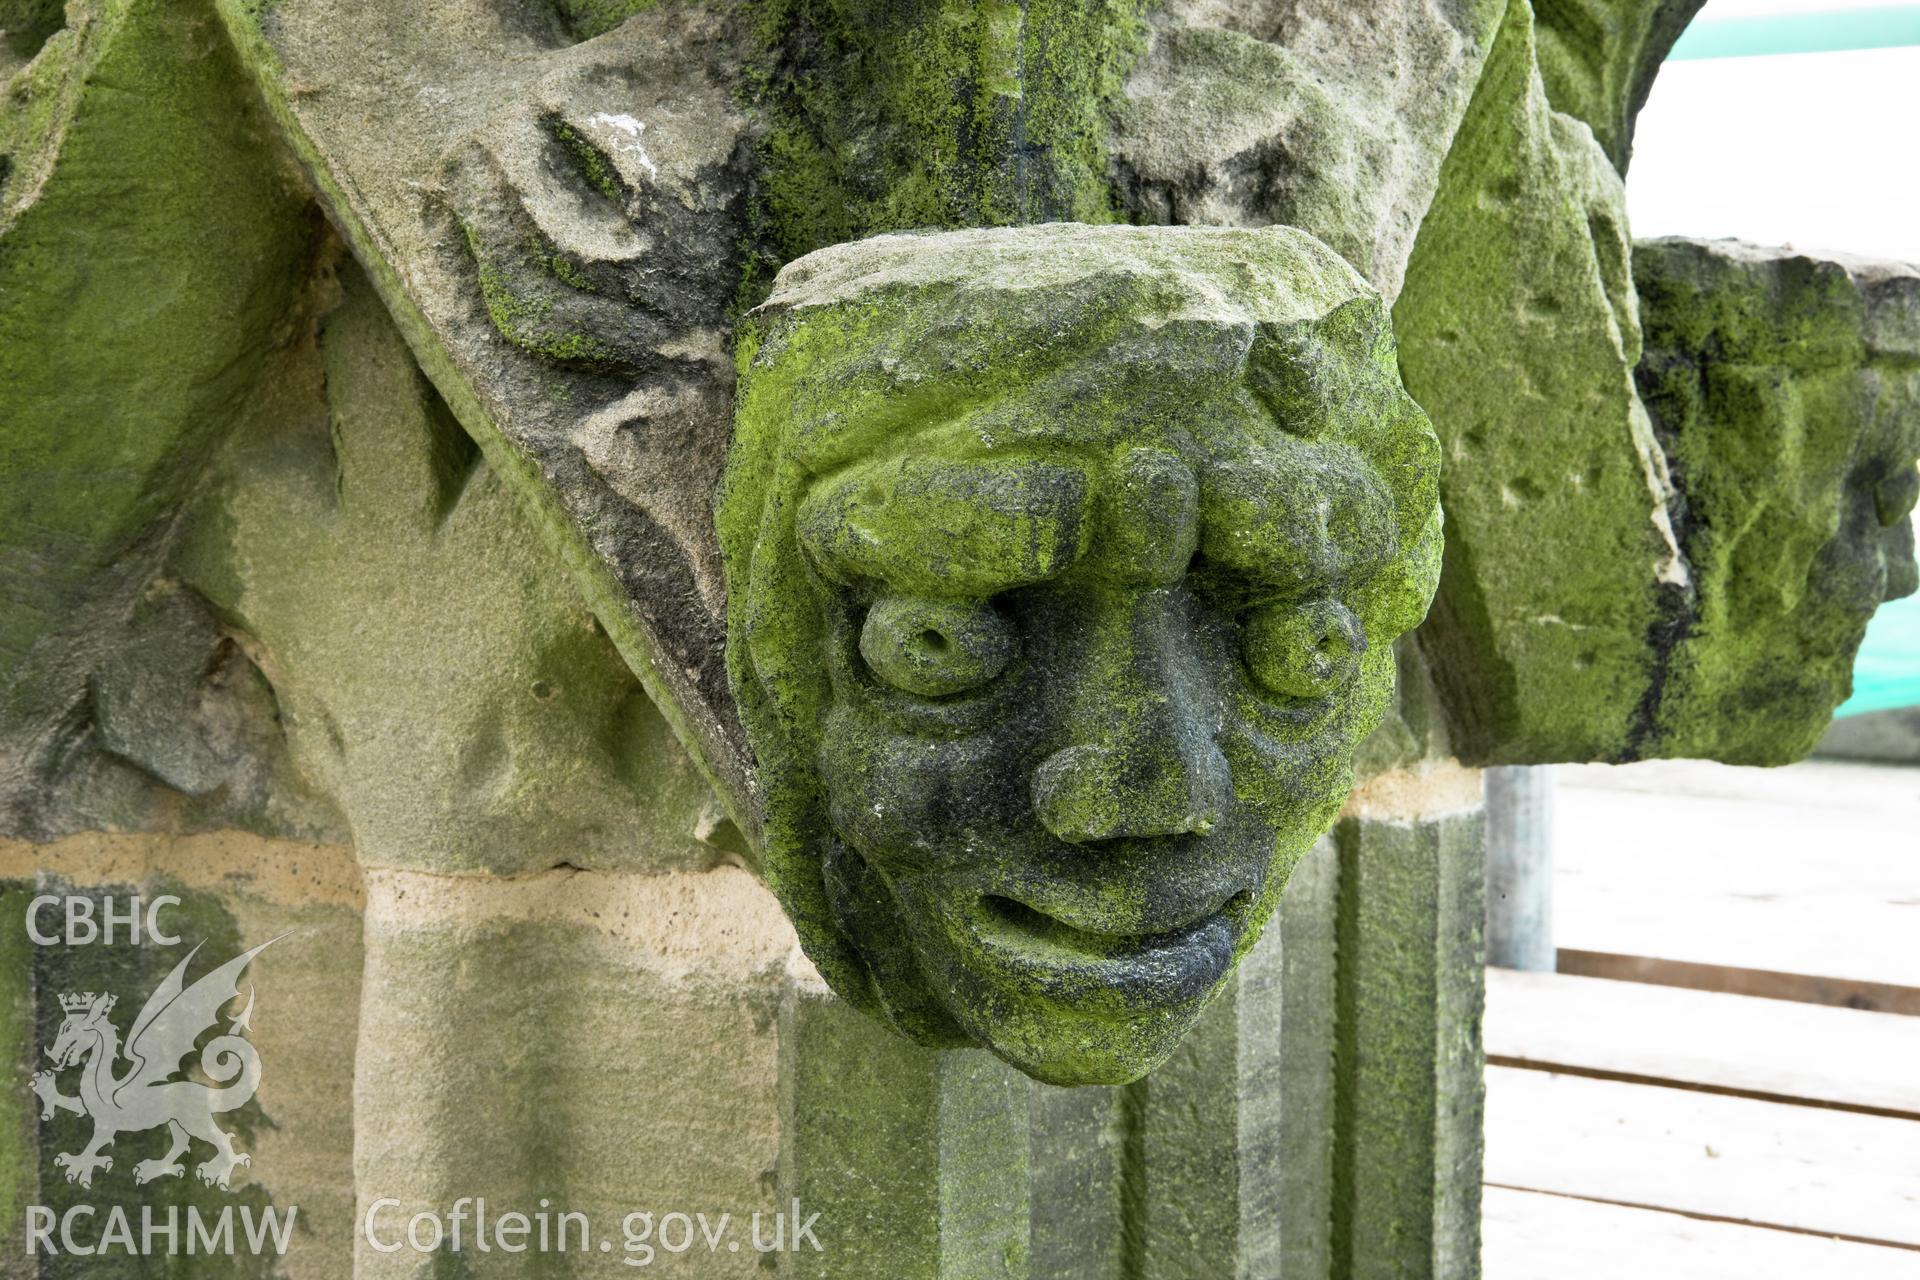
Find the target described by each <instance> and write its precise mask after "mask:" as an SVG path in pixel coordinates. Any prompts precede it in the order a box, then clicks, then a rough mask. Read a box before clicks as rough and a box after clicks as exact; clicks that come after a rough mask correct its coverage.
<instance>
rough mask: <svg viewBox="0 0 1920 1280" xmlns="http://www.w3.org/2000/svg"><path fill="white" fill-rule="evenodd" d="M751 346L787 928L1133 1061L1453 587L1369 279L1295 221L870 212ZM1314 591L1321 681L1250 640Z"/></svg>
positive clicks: (1026, 1039) (940, 1014) (746, 473)
mask: <svg viewBox="0 0 1920 1280" xmlns="http://www.w3.org/2000/svg"><path fill="white" fill-rule="evenodd" d="M741 352H742V355H741V359H742V366H743V380H742V391H741V397H740V401H739V407H738V416H737V421H736V428H735V440H734V444H733V448H732V453H731V457H730V461H729V469H728V476H727V482H726V484H725V486H724V487H723V490H722V496H721V505H720V510H719V515H718V519H719V524H720V534H721V539H722V549H723V552H724V554H725V556H726V564H727V570H728V575H729V584H730V589H729V593H728V600H729V609H730V614H729V629H728V636H729V641H728V665H729V674H730V676H731V678H732V680H733V683H734V688H735V695H736V697H737V698H738V700H739V702H740V705H741V708H742V716H743V719H744V720H745V723H746V725H747V728H748V733H749V737H750V740H751V741H752V742H753V745H754V748H755V753H756V756H757V759H758V762H759V766H760V771H761V772H760V776H761V779H762V783H763V787H764V795H765V807H766V825H765V831H764V839H763V848H762V857H763V861H764V865H765V868H766V871H767V874H768V876H769V879H770V881H771V883H772V885H773V887H774V889H775V891H776V892H777V893H779V894H780V895H781V898H782V901H783V903H784V904H785V905H786V907H787V909H788V911H789V913H790V914H791V915H792V917H793V918H794V920H795V923H796V926H797V927H798V929H799V932H800V935H801V938H802V941H803V943H804V945H806V947H807V948H808V951H809V954H810V955H811V956H812V957H813V959H814V960H815V962H816V963H817V964H818V965H819V966H820V968H821V971H822V972H823V973H824V974H825V975H826V977H827V978H828V980H829V981H830V982H831V983H833V985H834V987H835V989H836V990H837V991H839V992H840V994H842V995H843V996H845V997H846V998H847V999H849V1000H851V1001H853V1002H854V1003H855V1004H857V1005H859V1006H861V1007H863V1008H866V1009H868V1010H870V1011H875V1012H880V1013H883V1014H884V1015H885V1016H886V1017H888V1018H889V1019H890V1020H891V1021H893V1023H894V1024H895V1025H896V1026H897V1027H899V1028H900V1029H901V1030H903V1031H905V1032H907V1033H908V1034H910V1035H913V1036H915V1037H916V1038H919V1039H922V1040H926V1041H929V1042H933V1043H946V1044H964V1043H981V1044H984V1045H986V1046H987V1047H989V1048H991V1049H993V1050H994V1051H995V1052H996V1053H998V1054H1000V1055H1001V1056H1003V1057H1005V1058H1007V1059H1008V1060H1009V1061H1011V1062H1012V1063H1014V1064H1015V1065H1016V1066H1019V1067H1020V1068H1022V1069H1023V1070H1025V1071H1027V1072H1029V1073H1030V1074H1033V1075H1035V1076H1037V1077H1039V1078H1041V1079H1045V1080H1050V1081H1054V1082H1060V1083H1089V1082H1109V1083H1111V1082H1117V1081H1122V1080H1127V1079H1132V1078H1134V1077H1137V1076H1139V1075H1140V1074H1142V1073H1143V1072H1145V1071H1146V1070H1148V1069H1149V1068H1151V1067H1152V1066H1153V1065H1154V1064H1155V1063H1156V1062H1157V1061H1159V1060H1160V1059H1161V1058H1162V1057H1164V1056H1165V1054H1166V1053H1167V1052H1169V1051H1170V1050H1171V1049H1172V1047H1173V1045H1174V1044H1175V1043H1176V1042H1177V1041H1178V1039H1179V1037H1180V1036H1181V1034H1182V1033H1183V1032H1184V1031H1185V1029H1186V1028H1187V1027H1188V1026H1190V1025H1191V1024H1192V1022H1193V1019H1194V1018H1195V1017H1196V1016H1197V1015H1198V1013H1199V1011H1200V1009H1201V1008H1202V1007H1204V1005H1205V1003H1206V1001H1207V999H1208V998H1209V997H1210V996H1211V995H1212V994H1213V993H1214V992H1215V991H1217V990H1218V989H1219V987H1220V984H1221V983H1222V982H1223V981H1224V980H1225V978H1226V975H1227V972H1228V967H1229V966H1230V965H1231V964H1232V963H1233V962H1234V961H1235V959H1237V957H1238V955H1239V954H1241V953H1242V952H1244V950H1245V949H1246V948H1247V947H1249V946H1251V945H1252V942H1253V941H1254V939H1255V938H1256V937H1257V936H1258V933H1259V930H1260V927H1261V925H1262V924H1263V923H1264V922H1265V919H1266V917H1267V915H1268V914H1269V913H1270V912H1271V911H1272V909H1273V905H1274V903H1275V902H1276V901H1277V900H1278V897H1279V894H1280V890H1281V888H1282V887H1283V885H1284V883H1285V880H1286V876H1287V873H1288V871H1289V870H1290V868H1291V866H1292V864H1293V863H1294V861H1295V860H1297V859H1298V858H1299V856H1300V855H1301V854H1302V853H1303V852H1304V851H1305V849H1306V848H1307V846H1308V845H1310V844H1311V843H1312V841H1313V840H1314V839H1315V838H1316V837H1318V836H1319V835H1320V833H1321V832H1322V831H1323V830H1325V828H1326V826H1327V824H1328V823H1330V822H1331V821H1332V819H1333V816H1334V815H1335V813H1336V812H1337V811H1338V810H1339V808H1340V805H1341V803H1342V802H1343V801H1344V799H1345V796H1346V793H1347V790H1348V788H1349V786H1350V785H1351V780H1352V772H1351V768H1352V753H1353V750H1354V748H1355V746H1356V744H1357V743H1358V742H1359V740H1360V739H1361V738H1362V737H1363V736H1364V735H1365V734H1366V733H1367V732H1368V731H1370V730H1371V729H1372V728H1373V727H1374V726H1375V725H1376V724H1378V723H1379V721H1380V719H1381V716H1382V714H1383V713H1384V711H1385V708H1386V705H1387V703H1388V701H1389V699H1390V697H1391V690H1392V683H1393V672H1394V654H1393V644H1392V642H1393V640H1394V639H1395V637H1397V636H1398V635H1400V634H1401V633H1402V632H1403V631H1405V630H1407V629H1409V628H1411V627H1413V626H1414V625H1416V624H1417V623H1418V622H1419V621H1420V618H1421V616H1422V614H1423V613H1424V612H1425V609H1426V605H1427V601H1428V599H1429V597H1430V595H1431V592H1432V589H1433V584H1434V579H1435V577H1436V575H1437V571H1438V567H1439V554H1440V545H1439V544H1440V538H1439V512H1438V508H1437V505H1436V497H1437V492H1436V471H1437V463H1438V456H1437V454H1438V450H1437V445H1436V442H1435V440H1434V438H1433V436H1432V434H1431V430H1430V428H1429V427H1428V425H1427V423H1426V421H1425V418H1424V415H1422V414H1421V413H1420V412H1419V410H1418V408H1417V407H1416V406H1415V405H1414V403H1413V402H1412V400H1411V399H1410V398H1408V396H1407V395H1406V393H1405V392H1404V391H1403V390H1402V389H1401V387H1400V384H1399V379H1398V376H1397V372H1396V367H1395V363H1394V346H1393V337H1392V333H1391V331H1390V329H1389V327H1388V324H1387V318H1386V314H1385V311H1384V309H1383V307H1382V305H1381V303H1380V302H1379V299H1378V297H1377V295H1375V294H1374V293H1373V291H1372V290H1371V289H1370V288H1369V287H1368V286H1367V285H1366V283H1365V282H1364V281H1363V280H1362V279H1361V278H1360V277H1359V276H1358V274H1357V273H1355V272H1354V271H1353V269H1352V268H1351V267H1350V266H1349V265H1348V264H1347V263H1346V262H1345V261H1343V260H1342V259H1341V258H1340V257H1339V256H1338V255H1336V254H1334V253H1333V252H1332V251H1331V250H1330V249H1328V248H1327V247H1326V246H1325V245H1323V244H1321V243H1320V242H1319V241H1317V240H1315V239H1313V237H1311V236H1309V235H1307V234H1305V233H1304V232H1300V231H1297V230H1293V229H1290V228H1268V229H1264V230H1258V231H1253V230H1246V231H1236V230H1220V229H1198V228H1153V229H1150V228H1120V227H1105V228H1102V227H1087V226H1080V225H1074V224H1050V225H1046V226H1040V227H1031V228H1022V229H1005V230H994V231H968V232H951V233H947V234H941V235H921V236H882V237H879V238H876V239H873V240H868V241H864V242H860V243H857V244H852V245H844V246H839V247H836V248H833V249H829V250H824V251H821V252H818V253H815V254H812V255H809V256H808V257H806V258H803V259H801V260H799V261H797V262H795V263H793V264H790V265H789V266H788V268H787V269H786V270H785V271H783V272H782V274H781V276H780V279H779V281H778V282H777V284H776V288H775V291H774V294H773V297H772V299H771V300H770V301H769V302H768V303H766V304H765V305H764V306H762V307H761V308H760V309H759V310H757V311H756V312H755V313H754V314H753V316H752V317H750V320H749V325H748V331H747V333H746V335H745V337H744V338H743V341H742V343H741ZM1296 618H1297V619H1308V620H1310V621H1311V622H1312V624H1313V625H1312V626H1311V627H1309V628H1308V630H1310V631H1311V632H1312V638H1313V640H1314V643H1316V644H1320V645H1324V646H1330V647H1329V648H1328V649H1327V652H1328V654H1329V655H1331V654H1332V648H1331V647H1332V646H1337V647H1338V648H1339V650H1340V652H1339V655H1338V656H1337V659H1336V658H1335V657H1332V656H1330V657H1329V660H1328V662H1327V663H1326V664H1325V669H1324V670H1322V669H1321V668H1320V667H1315V671H1316V672H1317V673H1318V679H1317V682H1316V683H1314V684H1313V686H1312V687H1311V688H1307V689H1304V691H1303V689H1302V687H1301V686H1300V682H1299V680H1298V679H1295V678H1293V677H1291V676H1288V677H1286V678H1282V676H1281V675H1276V674H1272V672H1275V671H1278V670H1279V667H1278V666H1276V665H1275V664H1276V663H1277V662H1278V659H1277V657H1273V656H1272V655H1268V654H1267V652H1266V649H1265V648H1263V647H1262V646H1263V645H1264V644H1266V643H1267V640H1263V639H1262V637H1267V638H1268V639H1271V637H1272V636H1276V635H1279V634H1281V633H1282V632H1286V634H1288V635H1291V634H1292V631H1289V630H1288V629H1287V628H1288V627H1289V626H1290V625H1291V623H1290V621H1289V620H1292V619H1296ZM1294 629H1295V630H1298V629H1299V628H1294ZM1303 634H1304V633H1303ZM1285 665H1286V664H1280V666H1285ZM1289 670H1290V668H1289Z"/></svg>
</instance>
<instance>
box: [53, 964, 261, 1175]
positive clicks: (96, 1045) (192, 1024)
mask: <svg viewBox="0 0 1920 1280" xmlns="http://www.w3.org/2000/svg"><path fill="white" fill-rule="evenodd" d="M283 936H284V935H283ZM279 940H280V939H279V938H270V939H268V940H267V941H266V942H263V943H261V944H260V945H259V946H257V947H255V948H254V949H253V950H251V951H248V952H245V953H243V954H241V955H238V956H236V957H234V958H233V959H232V960H229V961H227V963H225V964H223V965H221V966H220V967H219V968H218V969H215V970H213V971H212V972H211V973H208V974H205V975H204V976H202V977H201V978H200V979H199V981H197V982H195V983H194V984H193V985H192V986H190V987H189V986H186V985H185V981H184V979H185V975H186V971H187V965H188V963H189V962H190V961H192V959H193V957H194V956H195V955H196V954H197V953H198V952H199V950H200V948H199V947H198V946H196V947H194V949H193V950H192V951H189V952H188V953H187V956H186V959H184V960H182V961H181V962H180V963H179V964H177V965H175V966H174V968H173V972H172V973H170V974H168V975H167V978H166V980H165V981H164V982H162V983H161V984H160V985H159V986H158V987H156V988H154V992H153V994H152V995H150V996H148V997H147V1003H146V1004H145V1005H144V1006H143V1007H142V1008H141V1010H140V1016H139V1017H137V1018H135V1019H134V1020H133V1028H132V1030H130V1031H129V1032H128V1033H127V1041H126V1047H125V1049H124V1051H123V1050H122V1048H121V1045H120V1033H119V1031H118V1030H117V1029H116V1028H115V1027H114V1025H113V1023H112V1022H111V1021H110V1020H109V1019H108V1017H107V1015H108V1014H110V1013H111V1012H113V1006H114V997H113V996H110V995H104V994H102V995H96V994H94V993H93V992H91V991H82V992H73V993H69V994H66V995H63V996H61V997H60V1007H61V1008H62V1009H64V1010H65V1011H66V1015H67V1016H66V1020H65V1021H64V1022H62V1023H61V1024H60V1034H59V1035H58V1036H57V1037H56V1038H55V1039H54V1042H53V1048H51V1049H48V1050H47V1051H46V1054H47V1057H49V1058H51V1059H53V1063H54V1067H53V1070H51V1071H38V1072H35V1073H34V1076H33V1081H32V1089H33V1091H34V1092H35V1093H37V1094H39V1095H40V1103H41V1112H40V1118H41V1119H42V1120H51V1119H52V1118H53V1114H54V1112H56V1111H71V1112H73V1113H74V1114H75V1115H85V1116H89V1117H91V1118H92V1120H93V1138H92V1140H91V1141H89V1142H88V1143H87V1145H86V1147H85V1149H83V1150H81V1151H80V1152H78V1153H74V1154H64V1153H63V1154H61V1155H56V1156H55V1157H54V1158H53V1162H54V1164H55V1165H56V1166H58V1167H60V1168H63V1169H65V1170H66V1171H67V1181H68V1182H77V1183H79V1184H80V1185H81V1186H83V1187H90V1186H92V1185H93V1173H94V1170H96V1169H107V1170H111V1169H112V1168H113V1157H111V1156H107V1155H103V1154H101V1152H102V1150H103V1149H104V1148H106V1147H110V1146H112V1145H113V1140H114V1138H115V1137H116V1136H118V1135H119V1134H122V1133H138V1132H140V1131H142V1130H146V1129H155V1128H158V1127H159V1126H161V1125H165V1126H166V1127H167V1132H168V1134H169V1135H170V1136H171V1139H172V1145H171V1146H170V1147H169V1148H168V1149H167V1152H166V1154H165V1155H163V1156H161V1157H159V1158H158V1159H154V1160H142V1161H140V1162H139V1163H138V1164H136V1165H134V1166H133V1180H134V1182H136V1183H147V1182H151V1181H153V1180H154V1179H155V1178H178V1177H180V1176H181V1175H182V1174H184V1173H185V1172H186V1168H185V1166H184V1165H182V1164H181V1163H180V1157H181V1156H182V1155H184V1154H186V1152H187V1148H188V1147H189V1145H190V1144H191V1140H192V1139H194V1138H198V1139H200V1140H201V1141H202V1142H208V1143H211V1144H213V1148H214V1155H213V1158H212V1159H210V1160H207V1161H205V1162H204V1163H202V1164H200V1165H199V1166H197V1168H196V1170H195V1172H197V1173H198V1174H199V1175H200V1181H202V1182H204V1183H206V1184H207V1185H209V1186H218V1187H220V1188H221V1189H222V1190H225V1189H226V1186H227V1179H228V1177H229V1176H231V1175H232V1173H233V1170H234V1166H236V1165H243V1164H251V1163H253V1161H252V1159H251V1158H250V1157H249V1156H247V1155H246V1154H244V1153H242V1152H239V1151H235V1150H234V1149H233V1135H231V1134H229V1133H227V1132H226V1131H225V1130H224V1129H222V1128H220V1126H219V1125H216V1124H215V1123H214V1122H213V1118H214V1116H216V1115H218V1114H219V1113H221V1112H223V1111H232V1110H235V1109H236V1108H238V1107H243V1106H245V1105H246V1104H247V1100H248V1099H249V1098H251V1097H253V1092H254V1090H255V1089H256V1088H258V1087H259V1084H260V1054H259V1052H258V1051H257V1050H255V1049H254V1047H253V1046H252V1045H251V1044H249V1043H248V1042H247V1041H246V1040H245V1039H244V1038H243V1037H242V1036H241V1033H242V1032H243V1031H246V1030H247V1029H248V1019H250V1018H251V1017H252V1016H253V989H252V988H251V987H249V988H248V989H247V1003H246V1007H245V1008H243V1009H241V1010H240V1012H239V1013H238V1014H237V1015H234V1016H233V1017H232V1018H231V1020H230V1022H229V1024H228V1027H227V1031H226V1033H225V1034H224V1035H217V1036H215V1037H214V1038H213V1039H211V1040H209V1041H207V1043H206V1045H205V1046H204V1047H202V1048H201V1050H200V1070H201V1071H202V1072H203V1073H204V1074H205V1075H206V1077H207V1078H208V1079H209V1080H212V1081H213V1082H214V1083H213V1084H211V1085H208V1084H202V1083H200V1082H199V1081H197V1080H188V1079H181V1078H177V1077H179V1075H180V1063H181V1059H183V1058H185V1057H186V1056H187V1055H188V1054H190V1053H192V1052H193V1049H194V1045H195V1043H196V1042H197V1041H198V1040H199V1039H200V1036H201V1034H202V1033H203V1032H205V1031H206V1030H208V1029H209V1028H211V1027H213V1026H214V1025H215V1024H216V1023H218V1022H219V1020H220V1010H221V1009H222V1008H223V1007H224V1006H225V1005H226V1004H227V1003H228V1002H229V1001H232V1000H235V999H237V998H239V995H240V990H239V987H238V985H237V984H238V982H239V978H240V973H241V971H242V970H243V969H245V968H246V967H247V964H248V962H249V961H251V960H252V959H253V958H254V957H255V956H257V955H259V954H260V953H261V952H262V951H265V950H266V949H267V948H268V947H270V946H272V945H273V944H274V943H275V942H278V941H279ZM123 1052H124V1054H125V1056H126V1057H127V1059H128V1060H130V1061H131V1062H132V1064H133V1065H132V1066H131V1067H129V1068H127V1070H126V1072H125V1073H124V1074H121V1075H116V1074H114V1068H115V1067H116V1065H117V1064H118V1062H119V1060H120V1057H121V1055H122V1053H123ZM73 1066H79V1067H80V1092H79V1094H78V1096H75V1097H69V1096H67V1095H66V1094H63V1093H61V1092H60V1086H59V1084H58V1082H57V1081H56V1079H55V1076H56V1074H57V1073H58V1072H61V1071H64V1070H66V1069H67V1068H69V1067H73Z"/></svg>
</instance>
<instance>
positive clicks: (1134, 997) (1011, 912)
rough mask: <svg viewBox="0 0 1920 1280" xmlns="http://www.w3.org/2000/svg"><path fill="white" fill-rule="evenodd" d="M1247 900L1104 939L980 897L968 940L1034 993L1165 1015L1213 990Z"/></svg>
mask: <svg viewBox="0 0 1920 1280" xmlns="http://www.w3.org/2000/svg"><path fill="white" fill-rule="evenodd" d="M1253 898H1254V894H1253V892H1252V891H1251V890H1246V891H1242V892H1240V893H1236V894H1234V895H1232V896H1231V897H1229V898H1227V899H1226V900H1225V901H1224V902H1221V903H1219V904H1218V905H1217V906H1215V907H1214V908H1213V909H1212V910H1210V911H1208V912H1206V913H1205V914H1204V915H1202V916H1201V917H1200V918H1199V919H1197V920H1194V921H1193V922H1192V923H1189V924H1186V925H1182V926H1181V927H1179V928H1176V929H1168V930H1164V931H1161V932H1156V933H1104V932H1100V931H1097V930H1092V929H1086V928H1083V927H1080V926H1076V925H1071V924H1068V923H1066V922H1065V921H1063V920H1061V919H1059V918H1058V917H1056V916H1052V915H1049V914H1047V913H1046V912H1044V911H1040V910H1037V909H1036V908H1034V907H1032V906H1030V905H1028V904H1027V903H1024V902H1021V901H1019V900H1018V899H1015V898H1009V897H1005V896H1002V895H999V894H985V895H983V896H982V897H981V898H980V899H979V909H978V911H976V912H975V913H973V928H972V930H971V932H972V933H973V935H974V937H975V939H976V940H977V943H978V945H979V947H980V949H981V950H982V951H983V952H984V953H985V954H986V956H988V957H991V959H992V961H993V964H994V967H995V968H997V969H1000V970H1001V971H1002V972H1003V973H1004V974H1006V976H1007V977H1009V978H1012V979H1013V980H1014V981H1015V982H1017V983H1018V984H1019V985H1021V986H1024V987H1027V988H1029V989H1032V990H1034V991H1036V992H1038V993H1041V994H1044V995H1046V996H1049V997H1051V998H1054V999H1059V1000H1064V1001H1067V1002H1068V1003H1071V1004H1076V1005H1078V1004H1083V1003H1085V1002H1087V1001H1098V1000H1100V999H1101V997H1102V996H1103V995H1106V996H1118V997H1119V998H1121V999H1122V1000H1123V1001H1125V1002H1126V1003H1128V1004H1132V1005H1135V1006H1140V1005H1145V1006H1158V1007H1163V1008H1164V1007H1167V1006H1169V1005H1173V1004H1180V1003H1184V1002H1187V1001H1191V1000H1198V999H1201V998H1204V997H1205V996H1206V994H1207V993H1208V992H1210V991H1211V990H1212V989H1213V987H1214V985H1215V984H1216V983H1218V982H1219V980H1220V978H1221V977H1222V975H1224V974H1225V973H1226V971H1227V967H1228V966H1229V965H1230V964H1232V962H1233V955H1234V951H1235V950H1236V947H1237V944H1238V942H1239V940H1240V937H1241V935H1242V933H1243V931H1244V927H1245V921H1244V917H1245V914H1246V911H1247V909H1248V908H1249V907H1250V906H1251V905H1252V902H1253ZM1115 1013H1116V1016H1118V1011H1117V1010H1116V1011H1115Z"/></svg>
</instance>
